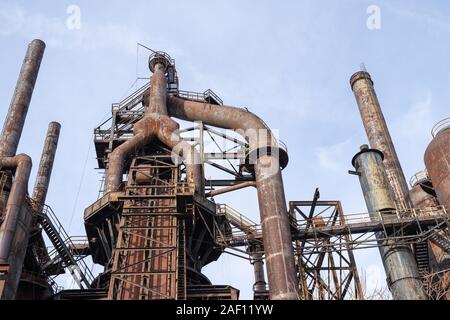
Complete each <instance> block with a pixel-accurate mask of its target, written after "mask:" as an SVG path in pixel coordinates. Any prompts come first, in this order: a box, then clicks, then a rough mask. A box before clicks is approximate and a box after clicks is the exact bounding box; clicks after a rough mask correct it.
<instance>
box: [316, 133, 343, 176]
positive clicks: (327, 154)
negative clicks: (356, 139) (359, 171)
mask: <svg viewBox="0 0 450 320" xmlns="http://www.w3.org/2000/svg"><path fill="white" fill-rule="evenodd" d="M350 147H351V139H347V140H345V141H342V142H339V143H336V144H333V145H330V146H324V147H319V148H316V149H315V154H316V157H317V159H318V161H319V165H320V166H321V167H322V168H323V169H326V170H331V171H339V170H345V168H346V165H347V162H348V150H349V148H350Z"/></svg>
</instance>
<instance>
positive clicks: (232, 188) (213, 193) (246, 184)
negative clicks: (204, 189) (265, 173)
mask: <svg viewBox="0 0 450 320" xmlns="http://www.w3.org/2000/svg"><path fill="white" fill-rule="evenodd" d="M247 187H256V182H254V181H247V182H242V183H239V184H236V185H234V186H230V187H226V188H220V189H218V190H212V191H210V192H208V193H207V194H206V196H207V197H214V196H218V195H219V194H224V193H227V192H231V191H236V190H240V189H243V188H247Z"/></svg>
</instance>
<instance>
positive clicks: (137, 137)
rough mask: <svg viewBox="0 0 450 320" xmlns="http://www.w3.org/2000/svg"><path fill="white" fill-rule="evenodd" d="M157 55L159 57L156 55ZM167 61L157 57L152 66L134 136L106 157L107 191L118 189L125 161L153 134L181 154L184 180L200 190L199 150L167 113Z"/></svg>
mask: <svg viewBox="0 0 450 320" xmlns="http://www.w3.org/2000/svg"><path fill="white" fill-rule="evenodd" d="M156 58H157V59H158V57H156ZM166 68H167V64H165V63H164V60H163V59H160V60H159V59H158V60H157V63H155V65H153V66H152V68H151V69H152V71H153V72H154V73H153V76H152V78H151V87H150V97H149V99H148V106H147V108H146V114H145V116H144V117H143V118H142V119H141V120H139V121H138V122H137V123H136V124H135V125H134V127H133V134H134V135H133V137H132V138H131V139H130V140H127V141H126V142H125V143H123V144H122V145H120V146H118V147H117V148H115V149H114V150H113V152H111V154H110V155H109V157H108V161H109V167H108V172H107V176H106V192H111V191H118V190H119V189H120V187H121V183H122V175H123V173H124V165H125V161H126V160H127V159H128V158H129V157H130V155H131V154H132V153H134V152H136V151H137V150H138V149H139V148H142V147H144V146H145V145H147V144H148V143H149V142H151V141H152V140H153V139H154V138H157V139H159V140H160V141H161V142H162V143H164V144H165V145H166V146H168V147H169V148H171V149H172V152H173V154H174V156H175V157H177V156H180V157H182V158H183V159H184V161H185V164H186V171H187V172H186V174H187V179H186V180H187V181H188V182H189V183H190V184H192V185H193V186H194V188H195V191H196V192H198V193H200V194H203V185H204V183H203V172H202V166H201V161H200V156H199V154H198V152H196V151H195V149H194V148H193V146H191V145H190V144H189V143H187V142H186V141H184V140H182V139H181V137H180V135H179V134H178V133H177V130H178V129H179V125H178V124H177V123H176V122H175V121H174V120H172V119H171V118H170V117H169V116H168V115H167V107H166V95H167V80H166V76H165V70H166Z"/></svg>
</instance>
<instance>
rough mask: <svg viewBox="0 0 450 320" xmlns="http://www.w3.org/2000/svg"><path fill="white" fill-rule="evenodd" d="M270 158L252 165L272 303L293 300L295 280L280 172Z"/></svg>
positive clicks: (296, 296) (267, 156) (265, 157)
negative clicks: (274, 168) (273, 301)
mask: <svg viewBox="0 0 450 320" xmlns="http://www.w3.org/2000/svg"><path fill="white" fill-rule="evenodd" d="M274 162H276V163H278V159H275V158H274V157H273V156H269V155H262V156H260V157H259V158H258V159H257V161H256V164H255V178H256V189H257V194H258V204H259V212H260V215H261V227H262V233H263V243H264V251H265V253H266V264H267V277H268V280H269V291H270V298H271V299H272V300H296V299H298V294H297V278H296V272H295V264H294V252H293V247H292V237H291V230H290V224H289V219H288V213H287V208H286V202H285V195H284V187H283V180H282V177H281V171H280V169H279V165H278V168H276V170H275V171H273V166H274Z"/></svg>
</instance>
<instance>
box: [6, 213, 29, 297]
mask: <svg viewBox="0 0 450 320" xmlns="http://www.w3.org/2000/svg"><path fill="white" fill-rule="evenodd" d="M31 211H32V208H31V206H30V205H23V206H22V208H21V210H20V212H19V215H18V217H17V221H18V223H17V227H16V228H15V230H14V235H13V239H12V241H11V247H10V253H9V258H8V263H7V264H4V265H7V266H8V271H7V273H6V274H5V275H2V276H0V300H14V299H17V298H18V297H17V293H18V287H19V283H20V279H21V275H22V268H23V263H24V261H25V255H26V251H27V244H28V238H29V234H30V226H31V222H32V213H31ZM0 265H1V264H0Z"/></svg>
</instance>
